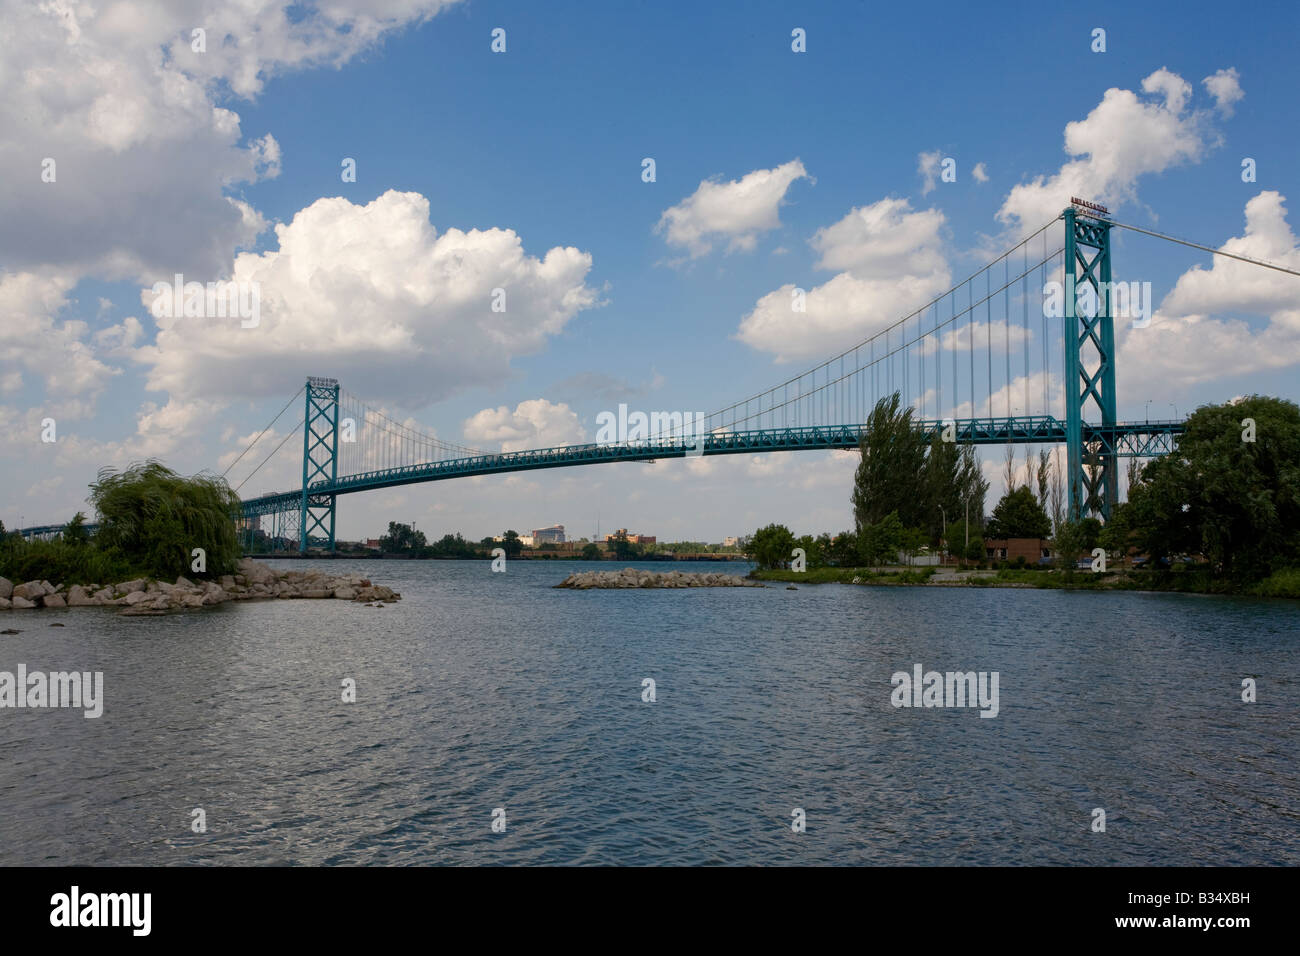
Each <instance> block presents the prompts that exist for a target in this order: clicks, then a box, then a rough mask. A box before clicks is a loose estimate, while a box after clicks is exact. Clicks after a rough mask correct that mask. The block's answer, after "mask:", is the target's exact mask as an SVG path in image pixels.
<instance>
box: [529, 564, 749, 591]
mask: <svg viewBox="0 0 1300 956" xmlns="http://www.w3.org/2000/svg"><path fill="white" fill-rule="evenodd" d="M555 586H556V587H557V588H574V589H577V590H585V589H587V588H708V587H733V588H761V587H764V585H763V584H762V583H760V582H758V581H751V580H749V579H748V578H742V577H740V576H739V575H735V574H719V573H718V572H716V571H714V572H705V573H700V574H684V573H682V572H681V571H672V572H670V573H660V572H656V571H637V570H636V569H634V568H624V569H623V570H622V571H617V572H615V571H578V572H575V573H574V574H570V575H569V576H568V577H567V578H565V579H564V580H563V581H562V582H560V583H559V584H557V585H555Z"/></svg>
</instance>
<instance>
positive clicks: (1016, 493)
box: [984, 485, 1101, 538]
mask: <svg viewBox="0 0 1300 956" xmlns="http://www.w3.org/2000/svg"><path fill="white" fill-rule="evenodd" d="M1100 527H1101V526H1100V524H1098V529H1099V530H1100ZM984 534H985V535H986V536H987V537H989V538H1049V537H1051V535H1052V522H1051V519H1049V518H1048V517H1047V512H1046V511H1044V510H1043V506H1042V505H1040V504H1039V503H1038V499H1037V498H1036V497H1034V492H1033V490H1032V489H1030V488H1028V487H1027V486H1025V485H1021V486H1020V487H1019V488H1016V489H1014V490H1013V491H1009V492H1007V493H1006V494H1004V495H1003V496H1002V500H1001V501H999V502H998V503H997V507H995V508H994V509H993V515H992V516H991V517H990V518H989V520H988V523H987V525H986V526H985V528H984Z"/></svg>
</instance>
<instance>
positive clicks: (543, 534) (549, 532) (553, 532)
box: [533, 524, 564, 544]
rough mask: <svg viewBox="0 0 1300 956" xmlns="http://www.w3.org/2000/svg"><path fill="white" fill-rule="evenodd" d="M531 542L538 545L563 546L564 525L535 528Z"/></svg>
mask: <svg viewBox="0 0 1300 956" xmlns="http://www.w3.org/2000/svg"><path fill="white" fill-rule="evenodd" d="M533 540H534V541H536V542H537V543H538V544H548V543H549V544H564V525H562V524H556V525H551V527H549V528H537V529H536V530H534V531H533Z"/></svg>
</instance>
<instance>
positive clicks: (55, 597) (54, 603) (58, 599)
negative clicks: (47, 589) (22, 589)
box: [41, 594, 68, 607]
mask: <svg viewBox="0 0 1300 956" xmlns="http://www.w3.org/2000/svg"><path fill="white" fill-rule="evenodd" d="M41 604H42V605H44V606H45V607H67V606H68V602H67V601H65V600H64V599H63V595H62V594H47V595H45V596H44V597H42V598H41Z"/></svg>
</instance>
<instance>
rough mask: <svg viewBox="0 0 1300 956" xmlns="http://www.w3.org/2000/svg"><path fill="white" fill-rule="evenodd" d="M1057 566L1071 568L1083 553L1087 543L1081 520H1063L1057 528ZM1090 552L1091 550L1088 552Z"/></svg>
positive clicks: (1065, 568) (1055, 542)
mask: <svg viewBox="0 0 1300 956" xmlns="http://www.w3.org/2000/svg"><path fill="white" fill-rule="evenodd" d="M1053 543H1054V544H1055V545H1056V552H1057V558H1056V563H1057V566H1058V567H1060V568H1062V569H1064V570H1067V571H1068V570H1073V569H1074V567H1075V565H1076V564H1077V563H1078V561H1079V556H1080V555H1081V554H1083V553H1084V548H1085V546H1086V544H1087V531H1086V530H1085V528H1084V525H1083V522H1082V521H1065V522H1062V523H1061V527H1060V528H1058V529H1057V532H1056V539H1055V541H1054V542H1053ZM1089 553H1091V552H1089Z"/></svg>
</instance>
